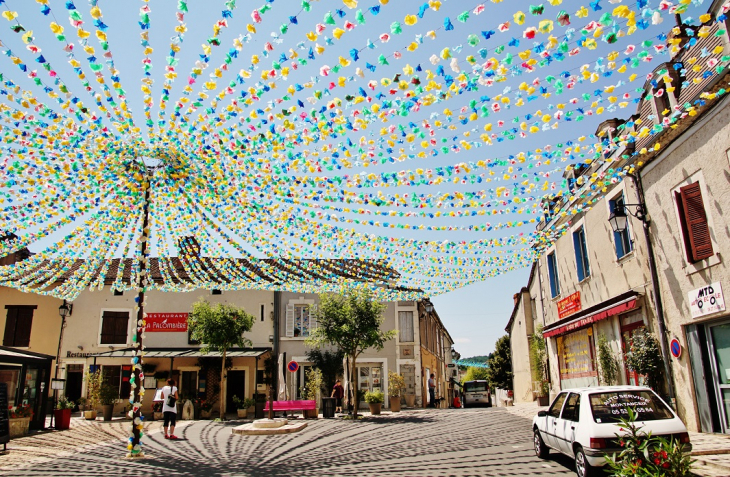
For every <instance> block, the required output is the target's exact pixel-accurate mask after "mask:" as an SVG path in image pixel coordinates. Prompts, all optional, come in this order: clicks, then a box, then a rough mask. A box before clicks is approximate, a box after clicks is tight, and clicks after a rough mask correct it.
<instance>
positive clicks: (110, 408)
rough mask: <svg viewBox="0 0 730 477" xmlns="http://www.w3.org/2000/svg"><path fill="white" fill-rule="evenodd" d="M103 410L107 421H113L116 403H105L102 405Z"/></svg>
mask: <svg viewBox="0 0 730 477" xmlns="http://www.w3.org/2000/svg"><path fill="white" fill-rule="evenodd" d="M101 411H102V413H103V416H104V420H105V421H111V420H112V416H114V404H105V405H103V406H101Z"/></svg>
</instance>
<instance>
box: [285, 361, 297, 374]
mask: <svg viewBox="0 0 730 477" xmlns="http://www.w3.org/2000/svg"><path fill="white" fill-rule="evenodd" d="M286 369H288V370H289V371H291V372H292V373H296V372H297V370H298V369H299V363H297V362H296V361H293V360H292V361H289V364H287V365H286Z"/></svg>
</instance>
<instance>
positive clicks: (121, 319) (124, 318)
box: [114, 313, 129, 344]
mask: <svg viewBox="0 0 730 477" xmlns="http://www.w3.org/2000/svg"><path fill="white" fill-rule="evenodd" d="M116 315H117V318H116V320H114V321H115V322H116V323H115V327H114V342H115V343H116V344H127V331H128V329H129V313H116Z"/></svg>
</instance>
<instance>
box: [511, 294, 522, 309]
mask: <svg viewBox="0 0 730 477" xmlns="http://www.w3.org/2000/svg"><path fill="white" fill-rule="evenodd" d="M512 298H513V299H514V301H515V306H517V303H519V301H520V294H519V293H515V294H514V295H512Z"/></svg>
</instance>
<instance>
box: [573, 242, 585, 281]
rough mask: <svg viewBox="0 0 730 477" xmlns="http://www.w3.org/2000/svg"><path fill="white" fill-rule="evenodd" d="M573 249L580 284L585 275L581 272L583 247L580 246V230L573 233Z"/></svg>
mask: <svg viewBox="0 0 730 477" xmlns="http://www.w3.org/2000/svg"><path fill="white" fill-rule="evenodd" d="M573 248H574V249H575V265H576V268H577V269H578V281H579V282H582V281H583V279H584V278H585V277H586V275H585V271H584V270H583V247H581V244H580V229H579V230H578V231H577V232H573Z"/></svg>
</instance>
